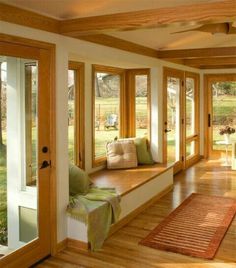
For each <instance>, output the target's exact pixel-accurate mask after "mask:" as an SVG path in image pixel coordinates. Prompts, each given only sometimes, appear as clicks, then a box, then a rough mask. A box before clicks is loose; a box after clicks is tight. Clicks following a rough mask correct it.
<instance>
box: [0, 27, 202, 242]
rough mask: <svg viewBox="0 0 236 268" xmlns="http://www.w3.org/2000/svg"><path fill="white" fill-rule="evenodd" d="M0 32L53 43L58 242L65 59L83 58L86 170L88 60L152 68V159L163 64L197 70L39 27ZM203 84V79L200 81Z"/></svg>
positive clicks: (64, 159)
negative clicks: (54, 55)
mask: <svg viewBox="0 0 236 268" xmlns="http://www.w3.org/2000/svg"><path fill="white" fill-rule="evenodd" d="M1 31H2V33H5V34H9V35H15V36H21V37H25V38H30V39H35V40H40V41H45V42H50V43H54V44H56V118H57V122H56V125H57V127H56V139H57V143H56V147H57V148H56V150H57V208H58V212H57V215H58V217H57V220H58V242H59V241H62V240H63V239H65V238H66V233H67V223H66V217H65V209H66V206H67V203H68V172H67V169H66V168H65V166H66V164H67V163H68V154H67V63H68V59H70V60H78V61H81V62H85V98H86V101H85V109H86V111H85V115H86V120H85V133H86V135H85V137H86V140H85V145H86V148H85V153H86V170H87V171H88V172H90V171H92V166H91V158H92V157H91V154H92V153H91V152H92V147H91V146H92V145H91V133H92V130H91V122H90V118H91V99H92V98H91V87H92V81H91V79H92V76H91V64H103V65H108V66H109V65H110V66H117V67H123V68H145V67H146V68H151V85H152V86H151V98H152V147H153V153H154V158H155V160H158V161H161V160H162V156H161V152H162V146H161V145H162V105H163V102H162V75H163V72H162V67H163V66H167V67H172V68H178V69H181V70H186V71H192V72H199V71H198V70H197V69H193V68H188V67H186V66H180V65H177V64H172V63H167V62H164V61H161V60H158V59H154V58H149V57H146V56H141V55H137V54H133V53H129V52H125V51H121V50H118V49H114V48H108V47H104V46H101V45H96V44H93V43H89V42H85V41H80V40H77V39H72V38H69V37H64V36H59V35H57V34H53V33H48V32H44V31H40V30H35V29H31V28H28V27H23V26H19V25H15V24H10V23H6V22H1ZM201 86H202V83H201Z"/></svg>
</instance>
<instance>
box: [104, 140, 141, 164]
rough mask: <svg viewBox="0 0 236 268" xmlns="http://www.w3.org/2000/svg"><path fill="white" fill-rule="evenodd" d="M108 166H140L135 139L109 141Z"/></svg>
mask: <svg viewBox="0 0 236 268" xmlns="http://www.w3.org/2000/svg"><path fill="white" fill-rule="evenodd" d="M106 148H107V168H108V169H121V168H133V167H137V166H138V161H137V153H136V146H135V144H134V141H133V140H122V141H112V142H108V143H107V146H106Z"/></svg>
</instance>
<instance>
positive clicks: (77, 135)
mask: <svg viewBox="0 0 236 268" xmlns="http://www.w3.org/2000/svg"><path fill="white" fill-rule="evenodd" d="M68 153H69V161H70V162H71V163H73V164H75V165H77V166H79V167H81V168H84V64H83V63H79V62H74V61H70V62H69V70H68Z"/></svg>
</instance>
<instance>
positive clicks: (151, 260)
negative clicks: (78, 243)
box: [36, 160, 236, 268]
mask: <svg viewBox="0 0 236 268" xmlns="http://www.w3.org/2000/svg"><path fill="white" fill-rule="evenodd" d="M174 180H175V184H174V189H173V190H172V191H171V192H169V193H168V194H167V195H165V196H164V197H163V198H161V199H160V200H159V201H157V202H156V203H155V204H154V205H152V206H151V207H149V208H148V209H146V210H145V211H144V212H143V213H141V214H140V215H138V216H137V217H136V218H135V219H133V220H132V221H131V222H130V223H129V224H128V225H126V226H125V227H123V228H122V229H120V230H119V231H118V232H116V233H115V234H113V235H112V236H111V237H109V238H108V239H107V240H106V242H105V243H104V246H103V248H102V249H101V250H100V251H98V252H86V251H82V250H78V249H75V248H71V247H70V248H66V249H65V250H63V251H61V252H60V253H58V254H57V256H55V257H50V258H48V259H46V260H45V261H44V262H42V263H40V264H38V265H37V266H36V267H38V268H49V267H63V268H74V267H93V268H121V267H123V268H132V267H135V268H152V267H163V268H185V267H190V268H199V267H204V268H205V267H211V268H212V267H216V268H229V267H236V217H235V218H234V220H233V222H232V224H231V226H230V228H229V230H228V231H227V234H226V236H225V237H224V240H223V242H222V243H221V245H220V248H219V250H218V252H217V254H216V257H215V259H214V260H212V261H208V260H203V259H199V258H192V257H188V256H185V255H181V254H176V253H170V252H166V251H160V250H156V249H152V248H148V247H145V246H141V245H139V244H138V243H139V241H140V240H141V239H142V238H144V237H145V236H146V235H147V234H148V233H149V232H150V231H151V230H152V229H154V228H155V227H156V225H157V224H158V223H160V222H161V221H162V220H163V219H164V218H165V217H166V216H167V215H168V214H169V213H170V212H171V211H173V210H174V209H175V208H176V207H177V206H178V205H179V204H180V203H181V202H182V201H183V200H184V199H185V198H186V197H187V196H189V195H190V194H191V193H193V192H197V193H202V194H209V195H219V196H231V197H234V198H236V171H231V170H230V169H229V168H228V167H223V166H220V163H219V162H217V161H208V162H207V161H204V160H203V161H201V162H199V163H198V164H197V165H195V166H193V167H191V168H189V169H188V170H187V171H185V172H181V173H179V174H177V175H176V176H175V179H174Z"/></svg>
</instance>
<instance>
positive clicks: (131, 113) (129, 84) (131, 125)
mask: <svg viewBox="0 0 236 268" xmlns="http://www.w3.org/2000/svg"><path fill="white" fill-rule="evenodd" d="M138 75H147V109H148V118H147V121H148V126H147V138H148V140H149V142H151V84H150V69H148V68H145V69H144V68H142V69H129V70H126V88H127V98H126V100H127V103H126V106H127V118H128V120H127V128H126V130H127V131H126V136H127V137H136V87H135V76H138ZM130 100H133V101H132V102H130Z"/></svg>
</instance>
